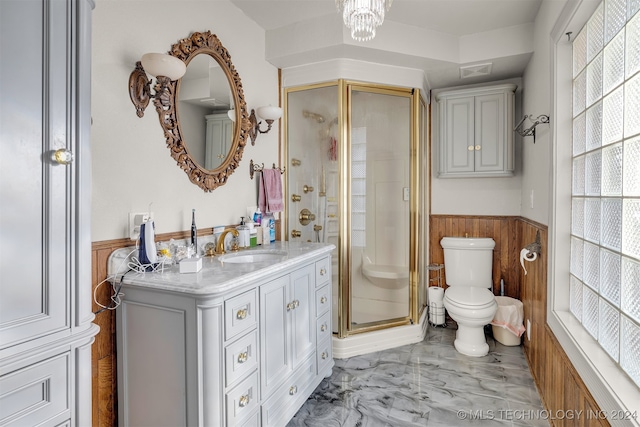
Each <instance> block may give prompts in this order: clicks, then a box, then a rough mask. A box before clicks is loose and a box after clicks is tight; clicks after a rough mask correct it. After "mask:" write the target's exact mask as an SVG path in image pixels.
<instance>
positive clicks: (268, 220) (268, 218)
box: [262, 212, 276, 244]
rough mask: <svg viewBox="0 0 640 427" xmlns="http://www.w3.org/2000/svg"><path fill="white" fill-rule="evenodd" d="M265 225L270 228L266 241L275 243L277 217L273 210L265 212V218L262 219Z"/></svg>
mask: <svg viewBox="0 0 640 427" xmlns="http://www.w3.org/2000/svg"><path fill="white" fill-rule="evenodd" d="M262 223H263V227H265V228H266V229H267V230H268V234H265V237H266V236H267V235H268V236H269V238H268V239H265V242H264V243H265V244H266V243H273V242H275V241H276V219H275V218H274V216H273V214H272V213H271V212H266V213H265V214H264V218H263V219H262Z"/></svg>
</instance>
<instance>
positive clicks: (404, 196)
mask: <svg viewBox="0 0 640 427" xmlns="http://www.w3.org/2000/svg"><path fill="white" fill-rule="evenodd" d="M402 200H404V201H405V202H408V201H409V187H403V188H402Z"/></svg>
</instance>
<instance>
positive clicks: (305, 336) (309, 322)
mask: <svg viewBox="0 0 640 427" xmlns="http://www.w3.org/2000/svg"><path fill="white" fill-rule="evenodd" d="M315 277H316V271H315V265H308V266H306V267H304V268H301V269H299V270H296V271H294V272H293V273H291V294H292V295H291V296H292V302H293V303H294V304H293V306H292V308H291V309H290V310H289V312H290V314H291V330H292V343H291V344H292V350H293V364H294V369H295V367H296V366H298V364H299V363H300V362H301V361H302V360H304V359H305V357H306V356H307V355H309V354H310V353H311V352H312V351H313V348H314V347H315V322H314V319H315Z"/></svg>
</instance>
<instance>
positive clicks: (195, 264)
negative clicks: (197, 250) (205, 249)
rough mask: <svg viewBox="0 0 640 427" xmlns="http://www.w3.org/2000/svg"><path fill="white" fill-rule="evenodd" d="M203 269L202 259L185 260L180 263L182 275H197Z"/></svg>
mask: <svg viewBox="0 0 640 427" xmlns="http://www.w3.org/2000/svg"><path fill="white" fill-rule="evenodd" d="M201 269H202V258H200V257H194V258H184V259H183V260H182V261H180V273H197V272H198V271H200V270H201Z"/></svg>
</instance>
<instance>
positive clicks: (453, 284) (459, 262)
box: [440, 237, 498, 357]
mask: <svg viewBox="0 0 640 427" xmlns="http://www.w3.org/2000/svg"><path fill="white" fill-rule="evenodd" d="M495 245H496V242H495V241H494V240H493V239H491V238H475V237H472V238H465V237H443V238H442V240H440V246H442V249H444V268H445V276H446V283H447V285H448V286H449V287H448V288H447V290H446V291H445V292H444V307H445V308H446V309H447V312H448V313H449V316H450V317H451V318H452V319H453V320H455V321H456V323H457V324H458V331H457V332H456V340H455V342H454V346H455V348H456V350H458V352H460V353H462V354H465V355H467V356H473V357H481V356H485V355H486V354H487V353H488V352H489V345H487V340H486V338H485V336H484V326H485V325H487V324H489V323H491V320H492V319H493V317H494V316H495V314H496V311H497V310H498V304H497V302H496V299H495V296H494V295H493V293H492V292H491V288H492V283H493V282H492V280H491V273H492V268H493V248H494V247H495Z"/></svg>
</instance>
